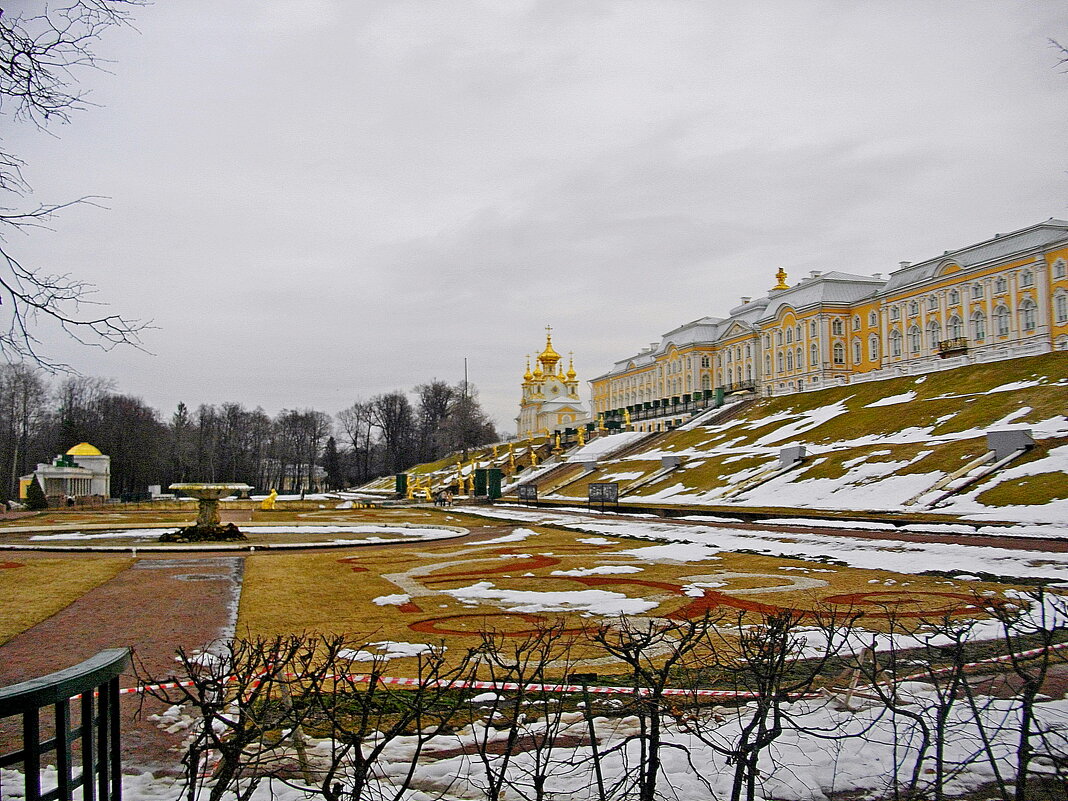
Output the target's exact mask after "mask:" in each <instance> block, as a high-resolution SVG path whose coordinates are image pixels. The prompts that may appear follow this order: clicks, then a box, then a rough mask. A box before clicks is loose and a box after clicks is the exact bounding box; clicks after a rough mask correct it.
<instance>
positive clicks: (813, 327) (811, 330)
mask: <svg viewBox="0 0 1068 801" xmlns="http://www.w3.org/2000/svg"><path fill="white" fill-rule="evenodd" d="M808 335H809V336H810V337H814V336H816V321H815V320H811V321H810V322H809V324H808Z"/></svg>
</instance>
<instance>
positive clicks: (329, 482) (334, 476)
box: [323, 437, 345, 490]
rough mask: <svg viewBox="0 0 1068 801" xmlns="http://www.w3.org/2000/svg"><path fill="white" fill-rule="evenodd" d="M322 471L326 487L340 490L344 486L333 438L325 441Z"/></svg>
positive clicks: (338, 456) (339, 457)
mask: <svg viewBox="0 0 1068 801" xmlns="http://www.w3.org/2000/svg"><path fill="white" fill-rule="evenodd" d="M323 469H324V470H325V471H326V486H327V487H329V488H330V489H335V490H336V489H341V488H342V487H344V486H345V476H344V475H343V473H342V470H341V456H340V455H339V454H338V452H337V443H336V442H335V441H334V438H333V437H330V438H329V439H327V440H326V446H325V447H324V448H323Z"/></svg>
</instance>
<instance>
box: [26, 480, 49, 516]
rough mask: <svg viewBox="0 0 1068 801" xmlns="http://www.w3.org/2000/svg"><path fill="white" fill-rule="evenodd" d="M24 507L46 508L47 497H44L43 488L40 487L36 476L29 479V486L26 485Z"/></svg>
mask: <svg viewBox="0 0 1068 801" xmlns="http://www.w3.org/2000/svg"><path fill="white" fill-rule="evenodd" d="M26 507H27V508H29V509H47V508H48V499H47V498H46V497H45V494H44V490H43V489H41V484H40V482H39V481H38V480H37V479H36V478H35V479H33V480H32V481H30V484H29V486H28V487H26Z"/></svg>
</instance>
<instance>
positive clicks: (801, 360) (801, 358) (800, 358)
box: [797, 347, 805, 370]
mask: <svg viewBox="0 0 1068 801" xmlns="http://www.w3.org/2000/svg"><path fill="white" fill-rule="evenodd" d="M804 367H805V352H804V351H803V350H801V348H800V347H798V349H797V369H798V370H803V369H804Z"/></svg>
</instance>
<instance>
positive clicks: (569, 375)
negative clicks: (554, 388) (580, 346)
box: [567, 353, 578, 382]
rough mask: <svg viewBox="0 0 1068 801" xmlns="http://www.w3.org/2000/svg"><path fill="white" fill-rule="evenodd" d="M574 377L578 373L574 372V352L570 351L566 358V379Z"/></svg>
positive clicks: (572, 379)
mask: <svg viewBox="0 0 1068 801" xmlns="http://www.w3.org/2000/svg"><path fill="white" fill-rule="evenodd" d="M576 377H578V373H576V372H575V354H574V353H572V354H570V355H569V358H568V360H567V380H568V381H569V382H571V381H574V380H575V378H576Z"/></svg>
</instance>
